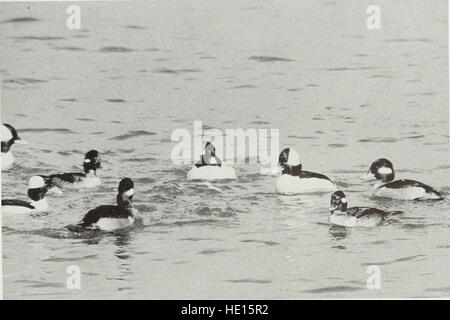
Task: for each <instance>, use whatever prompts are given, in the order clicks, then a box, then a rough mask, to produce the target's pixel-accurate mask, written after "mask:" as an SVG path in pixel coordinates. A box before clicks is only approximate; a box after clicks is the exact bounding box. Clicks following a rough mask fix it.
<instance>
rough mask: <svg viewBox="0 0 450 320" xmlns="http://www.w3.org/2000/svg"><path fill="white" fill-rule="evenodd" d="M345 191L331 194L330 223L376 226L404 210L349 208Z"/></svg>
mask: <svg viewBox="0 0 450 320" xmlns="http://www.w3.org/2000/svg"><path fill="white" fill-rule="evenodd" d="M347 205H348V203H347V198H346V197H345V194H344V192H342V191H340V190H339V191H336V192H334V193H333V194H332V195H331V201H330V223H331V224H334V225H339V226H344V227H374V226H376V225H379V224H382V223H383V222H384V221H385V220H386V219H387V218H389V217H390V216H392V215H394V214H399V213H402V211H383V210H380V209H376V208H370V207H352V208H347Z"/></svg>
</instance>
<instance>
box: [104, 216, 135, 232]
mask: <svg viewBox="0 0 450 320" xmlns="http://www.w3.org/2000/svg"><path fill="white" fill-rule="evenodd" d="M133 223H134V218H133V217H128V218H101V219H99V220H98V221H97V223H96V224H97V227H99V229H100V230H103V231H114V230H120V229H124V228H127V227H129V226H131V225H132V224H133Z"/></svg>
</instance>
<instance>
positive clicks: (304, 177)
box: [275, 148, 336, 194]
mask: <svg viewBox="0 0 450 320" xmlns="http://www.w3.org/2000/svg"><path fill="white" fill-rule="evenodd" d="M278 165H279V167H280V168H281V176H279V177H278V178H277V179H276V183H275V188H276V191H277V193H280V194H298V193H313V192H332V191H335V190H336V186H335V184H334V183H333V182H332V181H331V179H330V178H328V177H327V176H326V175H324V174H321V173H316V172H311V171H304V170H303V169H302V164H301V163H300V157H299V155H298V153H297V152H296V151H295V150H294V149H292V148H285V149H283V150H282V151H281V153H280V155H279V157H278Z"/></svg>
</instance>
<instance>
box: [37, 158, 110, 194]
mask: <svg viewBox="0 0 450 320" xmlns="http://www.w3.org/2000/svg"><path fill="white" fill-rule="evenodd" d="M101 164H102V159H101V157H100V154H99V153H98V151H97V150H90V151H89V152H87V153H86V155H85V157H84V161H83V169H84V172H71V173H58V174H52V175H49V176H42V177H43V178H44V179H45V181H46V182H47V184H48V185H50V186H55V187H63V186H64V185H65V184H66V185H67V184H75V186H77V187H84V188H92V187H96V186H98V185H100V184H101V180H100V178H99V177H98V176H97V169H99V168H101Z"/></svg>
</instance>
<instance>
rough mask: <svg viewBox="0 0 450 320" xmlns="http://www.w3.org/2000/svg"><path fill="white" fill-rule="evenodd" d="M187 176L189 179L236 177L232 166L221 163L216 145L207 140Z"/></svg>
mask: <svg viewBox="0 0 450 320" xmlns="http://www.w3.org/2000/svg"><path fill="white" fill-rule="evenodd" d="M187 178H188V179H189V180H220V179H236V172H235V171H234V169H233V168H232V167H230V166H227V165H226V164H224V163H222V160H220V158H219V157H218V156H217V155H216V147H215V146H214V145H213V144H212V143H211V142H209V141H208V142H206V145H205V153H204V154H203V155H201V157H200V160H199V161H197V162H196V163H195V165H194V167H193V168H192V169H191V170H189V171H188V173H187Z"/></svg>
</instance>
